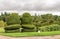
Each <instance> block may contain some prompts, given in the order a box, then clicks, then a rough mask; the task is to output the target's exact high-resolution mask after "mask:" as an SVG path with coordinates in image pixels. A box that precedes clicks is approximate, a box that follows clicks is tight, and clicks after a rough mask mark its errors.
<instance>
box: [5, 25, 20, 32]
mask: <svg viewBox="0 0 60 39" xmlns="http://www.w3.org/2000/svg"><path fill="white" fill-rule="evenodd" d="M20 27H21V25H9V26H6V27H5V28H4V29H5V32H20Z"/></svg>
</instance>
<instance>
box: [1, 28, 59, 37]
mask: <svg viewBox="0 0 60 39" xmlns="http://www.w3.org/2000/svg"><path fill="white" fill-rule="evenodd" d="M0 35H4V36H11V37H26V36H53V35H60V31H52V32H40V33H38V32H23V33H4V29H3V28H0Z"/></svg>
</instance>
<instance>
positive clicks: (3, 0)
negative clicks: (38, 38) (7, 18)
mask: <svg viewBox="0 0 60 39" xmlns="http://www.w3.org/2000/svg"><path fill="white" fill-rule="evenodd" d="M4 10H7V11H8V10H17V11H60V0H0V11H4Z"/></svg>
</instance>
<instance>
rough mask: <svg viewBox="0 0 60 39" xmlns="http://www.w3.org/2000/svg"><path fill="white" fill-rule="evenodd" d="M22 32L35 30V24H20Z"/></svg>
mask: <svg viewBox="0 0 60 39" xmlns="http://www.w3.org/2000/svg"><path fill="white" fill-rule="evenodd" d="M22 28H23V29H22V32H34V31H36V29H35V26H34V25H29V24H27V25H26V24H25V25H22Z"/></svg>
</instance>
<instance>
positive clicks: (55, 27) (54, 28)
mask: <svg viewBox="0 0 60 39" xmlns="http://www.w3.org/2000/svg"><path fill="white" fill-rule="evenodd" d="M39 29H40V31H42V32H46V31H60V25H49V26H44V27H40V28H39Z"/></svg>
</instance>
